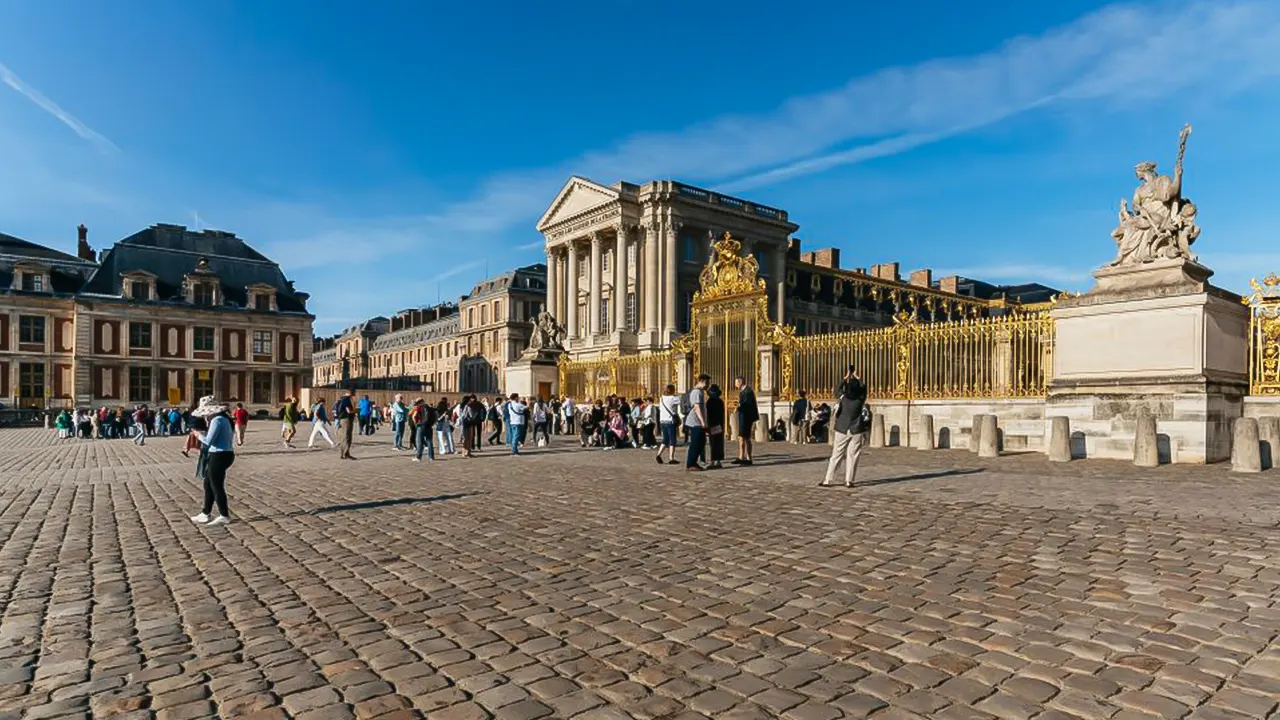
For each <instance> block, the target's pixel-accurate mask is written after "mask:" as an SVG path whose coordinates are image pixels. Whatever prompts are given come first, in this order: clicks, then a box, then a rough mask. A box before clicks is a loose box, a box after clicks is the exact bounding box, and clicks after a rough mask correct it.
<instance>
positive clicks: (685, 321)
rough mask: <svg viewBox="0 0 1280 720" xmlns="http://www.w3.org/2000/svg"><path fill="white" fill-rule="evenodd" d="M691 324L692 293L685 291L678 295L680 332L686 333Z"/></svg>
mask: <svg viewBox="0 0 1280 720" xmlns="http://www.w3.org/2000/svg"><path fill="white" fill-rule="evenodd" d="M692 326H693V293H691V292H686V293H684V294H683V295H681V296H680V328H679V330H680V332H682V333H687V332H689V328H691V327H692Z"/></svg>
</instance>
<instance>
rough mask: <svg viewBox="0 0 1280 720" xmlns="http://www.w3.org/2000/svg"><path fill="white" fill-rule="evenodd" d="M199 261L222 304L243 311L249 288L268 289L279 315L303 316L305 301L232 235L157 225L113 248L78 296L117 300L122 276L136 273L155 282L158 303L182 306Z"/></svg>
mask: <svg viewBox="0 0 1280 720" xmlns="http://www.w3.org/2000/svg"><path fill="white" fill-rule="evenodd" d="M201 258H205V259H207V260H208V262H209V271H210V272H212V273H213V274H215V275H217V276H218V279H219V280H220V281H221V283H222V294H223V299H224V301H225V302H226V304H228V305H231V306H234V307H246V306H247V305H248V302H249V298H248V292H247V291H246V290H245V288H246V287H247V286H249V285H256V284H262V285H269V286H271V287H273V288H275V290H276V305H277V307H278V308H279V309H280V312H286V313H306V312H307V309H306V306H305V304H304V303H303V298H301V297H299V293H298V292H297V291H296V290H294V288H293V283H292V282H290V281H289V280H288V279H287V278H286V277H285V276H284V272H283V271H282V270H281V269H280V266H279V265H277V264H276V263H275V262H273V261H271V260H270V259H268V258H267V257H266V256H265V255H263V254H262V253H260V252H258V251H257V250H254V249H253V248H252V247H250V246H249V245H248V244H247V243H245V241H244V240H242V239H240V238H238V237H236V236H235V235H234V234H233V233H228V232H222V231H217V230H204V231H201V232H195V231H192V230H188V229H187V228H185V227H183V226H181V225H155V226H152V227H150V228H147V229H146V230H143V231H141V232H137V233H134V234H133V235H130V236H129V237H127V238H125V239H124V240H121V241H120V242H118V243H116V244H115V245H114V246H112V248H111V249H110V250H108V251H107V252H106V254H105V255H104V256H103V258H102V262H101V264H100V266H99V268H98V270H97V272H95V273H94V274H93V277H91V278H90V279H89V282H88V283H86V284H85V285H84V287H83V288H82V289H81V292H84V293H89V294H95V295H107V296H120V295H122V294H123V292H122V290H123V289H122V287H121V286H122V284H123V280H122V278H121V274H122V273H127V272H131V271H135V270H141V271H143V272H148V273H151V274H152V275H155V276H156V295H157V297H158V299H159V301H160V302H175V301H177V302H181V301H183V296H182V282H183V278H184V276H186V275H187V274H188V273H191V272H192V271H193V270H195V269H196V264H197V263H198V262H199V261H200V259H201Z"/></svg>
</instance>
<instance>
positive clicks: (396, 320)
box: [391, 315, 404, 332]
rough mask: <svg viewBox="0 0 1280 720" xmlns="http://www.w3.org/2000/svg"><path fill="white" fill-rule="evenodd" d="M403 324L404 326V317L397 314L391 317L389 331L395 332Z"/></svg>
mask: <svg viewBox="0 0 1280 720" xmlns="http://www.w3.org/2000/svg"><path fill="white" fill-rule="evenodd" d="M403 326H404V318H403V317H402V316H400V315H397V316H395V317H393V318H391V332H395V331H397V330H399V329H400V328H401V327H403Z"/></svg>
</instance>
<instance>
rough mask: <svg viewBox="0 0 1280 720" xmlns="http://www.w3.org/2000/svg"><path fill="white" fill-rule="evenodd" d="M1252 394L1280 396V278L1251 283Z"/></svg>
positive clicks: (1249, 297)
mask: <svg viewBox="0 0 1280 720" xmlns="http://www.w3.org/2000/svg"><path fill="white" fill-rule="evenodd" d="M1249 286H1250V287H1252V288H1253V293H1252V294H1251V295H1249V296H1248V297H1245V298H1243V302H1244V304H1245V305H1248V306H1249V394H1250V395H1272V396H1274V395H1280V276H1277V275H1276V274H1275V273H1271V274H1269V275H1267V276H1266V277H1265V278H1263V279H1262V282H1261V283H1259V282H1258V281H1257V280H1250V281H1249Z"/></svg>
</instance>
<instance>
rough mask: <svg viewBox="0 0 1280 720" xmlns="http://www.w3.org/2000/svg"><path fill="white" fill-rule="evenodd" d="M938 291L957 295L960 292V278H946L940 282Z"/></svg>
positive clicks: (952, 276)
mask: <svg viewBox="0 0 1280 720" xmlns="http://www.w3.org/2000/svg"><path fill="white" fill-rule="evenodd" d="M938 289H939V290H941V291H942V292H945V293H951V294H952V295H955V294H957V293H958V292H959V291H960V278H958V277H956V276H955V275H950V276H948V277H944V278H942V279H941V280H939V281H938Z"/></svg>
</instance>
